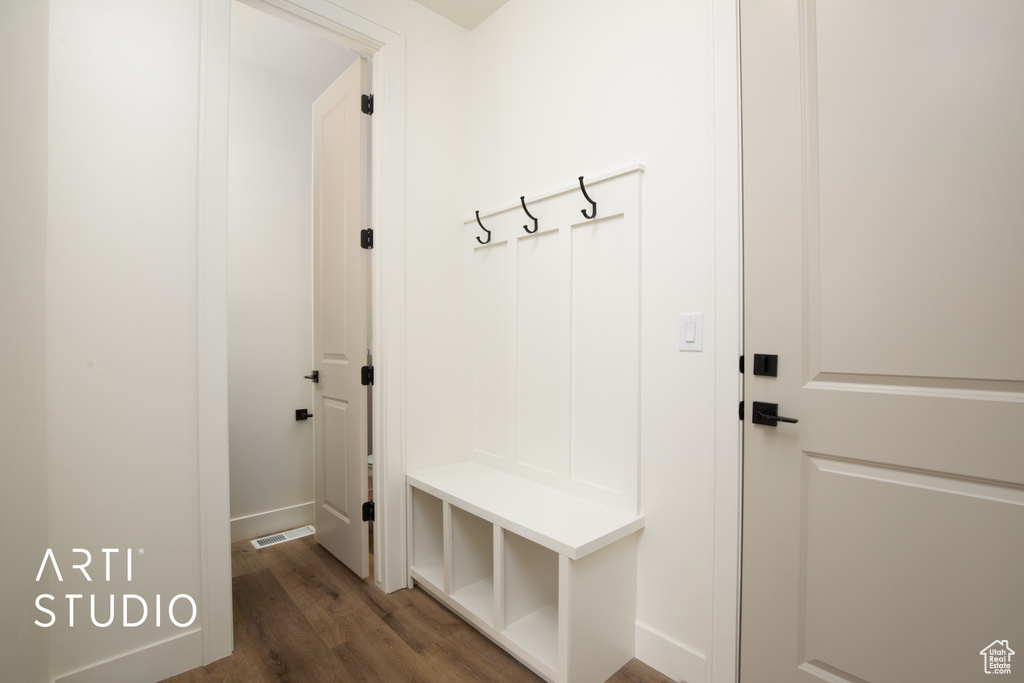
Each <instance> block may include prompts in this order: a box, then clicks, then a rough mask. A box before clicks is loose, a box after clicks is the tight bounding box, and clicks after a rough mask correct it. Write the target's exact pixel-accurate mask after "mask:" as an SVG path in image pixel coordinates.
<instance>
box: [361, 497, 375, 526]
mask: <svg viewBox="0 0 1024 683" xmlns="http://www.w3.org/2000/svg"><path fill="white" fill-rule="evenodd" d="M374 512H375V510H374V509H373V501H372V500H368V501H366V502H365V503H363V521H364V522H372V521H374V518H375V517H376V515H375V514H374Z"/></svg>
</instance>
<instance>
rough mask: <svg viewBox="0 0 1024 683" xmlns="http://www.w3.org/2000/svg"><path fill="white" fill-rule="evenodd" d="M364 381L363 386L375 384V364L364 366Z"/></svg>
mask: <svg viewBox="0 0 1024 683" xmlns="http://www.w3.org/2000/svg"><path fill="white" fill-rule="evenodd" d="M362 382H363V386H364V387H368V386H370V385H371V384H373V366H372V365H364V366H363V379H362Z"/></svg>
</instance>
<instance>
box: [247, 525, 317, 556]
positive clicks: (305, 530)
mask: <svg viewBox="0 0 1024 683" xmlns="http://www.w3.org/2000/svg"><path fill="white" fill-rule="evenodd" d="M315 532H316V529H314V528H313V527H312V526H304V527H300V528H298V529H292V530H291V531H284V532H281V533H279V534H273V535H272V536H264V537H263V538H255V539H253V540H252V547H253V548H256V549H257V550H259V549H260V548H266V547H267V546H271V545H277V544H278V543H284V542H285V541H292V540H295V539H296V538H302V537H303V536H312V535H313V534H314V533H315Z"/></svg>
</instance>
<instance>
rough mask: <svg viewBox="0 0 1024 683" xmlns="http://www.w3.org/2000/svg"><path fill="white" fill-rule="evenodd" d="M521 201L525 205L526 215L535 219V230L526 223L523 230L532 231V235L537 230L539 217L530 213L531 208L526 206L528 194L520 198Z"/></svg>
mask: <svg viewBox="0 0 1024 683" xmlns="http://www.w3.org/2000/svg"><path fill="white" fill-rule="evenodd" d="M519 202H520V203H521V204H522V205H523V211H525V212H526V215H527V216H529V217H530V218H532V219H533V230H530V228H529V226H526V225H524V226H523V230H525V231H526V232H528V233H530V234H531V235H532V234H533V233H535V232H537V217H536V216H534V215H533V214H532V213H530V210H529V209H527V208H526V196H525V195H524V196H522V197H520V198H519Z"/></svg>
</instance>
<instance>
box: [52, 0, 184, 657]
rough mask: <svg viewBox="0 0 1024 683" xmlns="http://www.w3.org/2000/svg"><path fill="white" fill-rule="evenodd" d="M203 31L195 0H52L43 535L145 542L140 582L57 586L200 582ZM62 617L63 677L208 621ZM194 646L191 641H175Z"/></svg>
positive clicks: (59, 650) (63, 546)
mask: <svg viewBox="0 0 1024 683" xmlns="http://www.w3.org/2000/svg"><path fill="white" fill-rule="evenodd" d="M199 31H200V12H199V5H198V4H196V3H181V2H176V1H175V0H160V1H157V2H147V3H143V4H140V3H136V2H131V1H130V0H95V1H93V2H89V3H82V2H79V1H77V0H53V1H52V2H51V3H50V120H49V193H50V194H49V221H48V234H47V281H46V282H47V287H46V297H47V298H46V323H47V331H48V333H47V345H46V364H47V419H48V424H47V439H48V448H49V500H50V542H51V544H52V546H53V548H54V551H55V553H56V554H57V558H58V560H59V561H61V562H63V563H65V564H67V565H70V563H71V562H72V560H73V556H72V555H71V550H72V549H73V548H85V549H89V550H91V552H92V553H93V555H94V556H95V557H96V559H97V561H98V560H100V558H102V555H101V554H100V550H101V549H102V548H119V549H122V552H121V555H120V558H123V557H124V549H128V548H131V549H134V552H135V553H136V555H135V559H134V567H133V570H134V571H133V579H132V581H131V583H128V581H127V580H126V573H125V571H123V570H122V571H113V572H112V577H111V579H112V580H111V581H110V582H109V583H107V582H106V581H104V582H102V583H98V582H92V583H90V582H86V581H85V580H84V577H83V576H82V575H81V574H80V573H78V572H74V574H71V573H69V575H67V576H65V577H64V579H65V580H64V583H63V585H61V586H60V591H61V593H82V594H84V595H89V594H92V593H97V594H99V595H100V596H106V595H108V594H110V593H113V594H115V595H121V594H124V593H132V594H138V595H142V596H146V597H147V599H149V600H150V601H153V600H154V598H155V595H156V594H157V593H161V594H163V595H165V596H168V595H169V596H174V595H176V594H179V593H186V594H189V595H191V596H199V595H200V591H201V586H200V547H199V542H198V529H199V516H198V514H199V512H198V511H199V502H198V491H199V481H198V476H199V474H198V463H197V446H196V443H197V379H196V377H197V355H196V354H197V350H196V329H197V327H196V326H197V320H196V313H197V311H196V245H197V240H196V237H197V235H196V183H197V176H196V148H197V110H198V88H197V74H198V69H199V64H198V57H199ZM139 551H144V554H138V553H139ZM116 566H118V565H117V564H116V563H115V567H116ZM122 568H123V565H122ZM81 618H82V615H81V614H79V619H81ZM66 619H67V613H66V610H65V611H64V614H63V617H62V619H61V621H59V622H58V626H54V627H53V672H54V674H55V675H58V677H59V676H60V675H61V674H64V673H67V672H73V671H75V670H77V669H80V668H83V667H87V666H89V665H91V664H93V663H96V662H99V661H103V660H105V659H108V658H111V657H117V656H119V655H122V654H124V653H127V652H130V651H131V650H134V649H136V648H142V647H145V646H148V645H151V644H153V643H155V642H158V641H162V640H165V639H168V638H172V637H176V636H177V637H181V636H182V634H183V633H187V632H188V631H189V630H196V629H198V624H193V626H192V629H178V628H176V627H173V626H172V625H170V624H169V623H168V621H167V620H166V619H164V621H163V625H162V626H161V627H160V628H159V629H158V628H157V627H156V626H155V619H153V618H150V619H149V620H147V622H146V623H145V624H144V625H142V626H139V627H136V628H123V627H116V628H115V627H111V628H109V629H100V628H96V627H93V626H92V625H91V624H82V623H80V622H76V626H75V628H69V627H68V624H67V621H65V620H66ZM198 646H199V643H198V641H197V640H196V638H195V636H191V637H185V638H184V640H180V641H179V642H177V643H175V644H174V645H173V646H171V647H186V649H187V650H188V651H189V652H194V651H195V648H196V647H198Z"/></svg>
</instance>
